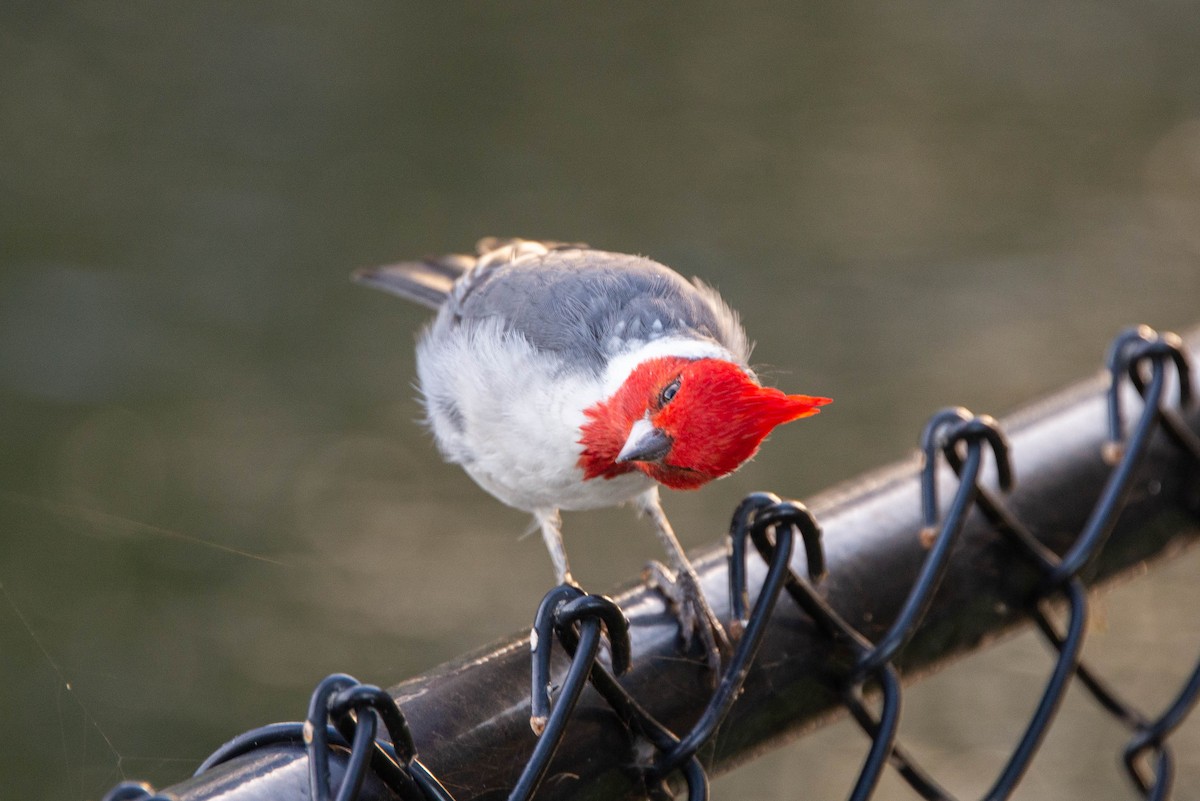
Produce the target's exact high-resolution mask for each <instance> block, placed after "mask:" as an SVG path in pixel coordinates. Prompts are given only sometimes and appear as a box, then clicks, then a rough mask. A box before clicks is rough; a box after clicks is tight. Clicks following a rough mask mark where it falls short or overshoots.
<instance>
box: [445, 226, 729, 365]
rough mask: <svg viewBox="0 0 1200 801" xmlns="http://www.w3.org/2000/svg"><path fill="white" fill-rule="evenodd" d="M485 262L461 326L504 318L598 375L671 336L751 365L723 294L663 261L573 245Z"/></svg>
mask: <svg viewBox="0 0 1200 801" xmlns="http://www.w3.org/2000/svg"><path fill="white" fill-rule="evenodd" d="M486 259H487V257H484V258H483V259H481V262H480V265H479V266H478V267H477V268H476V269H475V270H473V271H472V272H471V273H470V274H468V275H467V276H466V277H465V278H464V280H463V281H461V282H460V283H459V285H458V286H457V287H456V288H455V290H454V295H455V298H454V301H455V306H454V312H455V314H454V318H453V319H454V322H453V324H455V325H463V324H465V325H470V324H471V323H472V322H473V321H483V320H497V319H499V320H502V321H503V324H504V327H505V328H506V329H507V330H510V331H514V332H517V333H520V334H521V335H522V336H523V337H524V338H525V339H527V340H528V341H529V342H530V343H531V344H532V345H533V346H534V347H536V348H538V349H540V350H543V351H549V352H553V353H556V354H559V355H560V356H561V357H562V359H563V361H564V363H566V364H570V365H578V366H580V367H586V368H590V369H593V370H599V369H602V368H603V366H604V364H605V363H606V362H607V361H608V360H609V359H611V358H613V357H614V356H617V355H619V354H621V353H623V352H626V351H628V350H632V349H634V348H636V347H637V346H638V345H639V344H642V343H645V342H647V341H649V340H653V339H659V338H663V337H671V336H678V337H683V338H688V339H703V340H709V341H712V342H714V343H716V344H718V345H720V346H721V347H723V348H724V349H726V350H727V351H729V353H731V354H732V356H733V357H734V358H735V359H740V360H742V361H743V362H745V361H746V360H747V359H748V358H749V355H750V353H749V352H750V346H749V343H748V342H747V340H746V334H745V332H744V331H743V330H742V327H741V324H740V323H739V322H738V319H737V315H736V314H735V313H734V312H733V311H732V310H731V309H730V308H729V307H728V306H727V305H726V304H725V303H724V302H723V301H722V300H721V298H720V297H719V296H718V295H717V293H716V292H715V291H714V290H712V289H710V288H709V287H707V286H705V285H704V284H701V283H699V282H689V281H687V280H685V279H684V278H683V277H682V276H680V275H679V274H678V273H676V272H675V271H674V270H671V269H670V268H668V267H665V266H663V265H661V264H659V263H658V262H655V261H652V260H650V259H647V258H644V257H641V256H630V255H626V254H622V253H608V252H605V251H600V250H590V249H583V248H578V247H570V246H560V247H559V248H557V249H554V250H548V251H542V252H540V253H529V254H527V255H524V256H519V257H517V258H513V259H511V260H494V261H486Z"/></svg>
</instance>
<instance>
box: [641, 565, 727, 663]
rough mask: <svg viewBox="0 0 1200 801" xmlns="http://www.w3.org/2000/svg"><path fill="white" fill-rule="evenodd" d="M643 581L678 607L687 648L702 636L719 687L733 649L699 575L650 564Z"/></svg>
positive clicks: (706, 659)
mask: <svg viewBox="0 0 1200 801" xmlns="http://www.w3.org/2000/svg"><path fill="white" fill-rule="evenodd" d="M643 578H644V579H645V581H646V582H647V583H649V584H650V585H651V586H652V587H655V588H657V589H658V590H659V591H660V592H662V594H663V595H665V596H666V597H667V600H668V601H669V602H670V604H671V606H672V607H674V609H675V617H676V619H677V620H678V621H679V637H680V639H681V640H682V641H683V645H684V647H685V648H687V647H689V646H691V644H692V642H693V640H694V639H695V638H696V637H699V639H700V643H701V645H703V646H704V655H705V662H706V663H707V664H708V667H709V669H710V670H711V671H712V678H713V683H714V684H715V683H716V679H717V677H718V676H719V675H720V674H721V657H722V655H724V654H728V653H729V652H730V651H731V649H732V646H730V644H729V636H728V635H727V634H726V633H725V627H724V626H722V625H721V621H720V620H718V619H717V616H716V614H715V613H714V612H713V610H712V607H711V606H709V604H708V599H707V598H705V597H704V591H703V590H702V589H701V587H700V580H699V579H698V578H697V576H696V574H695V573H694V572H692V571H690V570H680V571H677V572H672V571H671V570H669V569H668V568H667V567H666V566H665V565H663V564H662V563H661V562H650V563H648V564H647V565H646V569H645V571H644V572H643Z"/></svg>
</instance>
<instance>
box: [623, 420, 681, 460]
mask: <svg viewBox="0 0 1200 801" xmlns="http://www.w3.org/2000/svg"><path fill="white" fill-rule="evenodd" d="M671 444H672V443H671V438H670V437H669V436H667V435H666V434H664V433H663V432H662V431H660V430H659V429H657V428H655V427H654V424H653V423H651V422H650V420H649V419H647V418H645V417H643V418H642V419H641V420H638V421H637V422H636V423H634V424H633V426H632V427H631V428H630V429H629V439H627V440H625V444H624V445H622V446H621V452H620V453H618V454H617V464H620V463H621V462H657V461H660V460H661V459H662V458H663V457H664V456H666V455H667V454H668V453H670V451H671Z"/></svg>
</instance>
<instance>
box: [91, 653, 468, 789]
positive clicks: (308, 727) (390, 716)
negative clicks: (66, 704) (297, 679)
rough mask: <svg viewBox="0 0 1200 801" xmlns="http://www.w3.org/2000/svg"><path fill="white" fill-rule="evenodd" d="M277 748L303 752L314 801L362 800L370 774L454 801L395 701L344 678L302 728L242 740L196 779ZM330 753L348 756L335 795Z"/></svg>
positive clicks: (319, 690)
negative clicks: (421, 754)
mask: <svg viewBox="0 0 1200 801" xmlns="http://www.w3.org/2000/svg"><path fill="white" fill-rule="evenodd" d="M380 721H382V723H383V726H384V729H385V730H386V731H387V733H388V738H386V739H380V738H377V737H376V733H377V731H378V728H379V722H380ZM274 745H300V746H303V747H304V749H305V751H306V752H307V755H308V785H309V797H310V798H311V799H313V801H328V799H330V797H331V795H334V796H335V797H336V798H337V799H338V801H350V800H351V799H355V798H357V797H358V795H359V792H360V791H361V789H362V783H363V781H364V780H365V778H366V772H367V769H368V768H370V769H371V770H372V771H373V772H374V774H375V775H376V776H377V777H378V778H379V779H380V781H382V782H383V783H384V784H385V785H386V786H387V787H388V788H389V789H390V790H391V791H392V792H394V793H395V794H396V795H397V796H398V797H400V798H401V799H403V801H453V798H452V796H451V795H450V793H449V792H447V791H446V789H445V788H444V787H443V786H442V785H441V783H440V782H439V781H438V780H437V779H436V778H435V777H434V776H433V774H432V773H430V772H429V770H428V769H427V768H426V767H425V766H424V765H423V764H421V761H420V760H419V759H417V751H416V747H415V746H414V744H413V739H412V733H411V731H410V730H409V728H408V723H407V722H406V721H405V720H404V715H403V713H401V712H400V708H399V707H398V706H397V705H396V702H395V700H394V699H393V698H392V697H391V696H390V695H388V693H387V692H385V691H384V690H382V689H380V688H379V687H375V686H373V685H367V684H361V683H359V681H358V680H357V679H355V678H354V677H352V676H348V675H346V674H344V673H335V674H333V675H331V676H327V677H326V678H324V679H322V680H321V682H320V683H319V684H317V687H316V689H315V690H313V694H312V697H311V698H310V699H309V704H308V715H307V717H306V718H305V720H304V722H303V723H272V724H270V725H267V726H262V727H260V728H257V729H253V730H251V731H248V732H246V733H244V734H241V735H238V736H237V737H235V738H233V739H232V740H230V741H229V742H227V743H225V744H224V745H222V746H221V747H220V748H218V749H217V750H216V751H214V752H213V754H212V755H211V756H209V757H208V759H206V760H204V762H202V763H201V764H200V767H199V768H197V769H196V772H195V774H193V775H195V776H199V775H201V774H203V773H204V772H206V771H208V770H211V769H212V768H214V767H216V766H217V765H220V764H221V763H223V762H228V761H229V760H231V759H233V758H235V757H238V756H241V755H243V754H247V753H250V752H252V751H257V750H259V749H261V748H266V747H268V746H274ZM331 748H337V749H339V750H342V751H344V752H345V751H348V752H349V759H348V760H347V762H346V767H345V770H344V772H343V776H342V782H341V784H340V785H339V786H338V789H337V792H336V794H334V791H333V777H332V771H331V769H330V763H329V752H330V750H331ZM106 801H107V800H106ZM113 801H116V799H114V800H113Z"/></svg>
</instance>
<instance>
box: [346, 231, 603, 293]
mask: <svg viewBox="0 0 1200 801" xmlns="http://www.w3.org/2000/svg"><path fill="white" fill-rule="evenodd" d="M576 247H587V245H584V244H582V243H572V242H536V241H533V240H524V239H500V238H497V237H486V238H484V239H481V240H479V242H478V244H477V245H476V246H475V249H476V251H477V253H478V256H467V255H465V254H462V253H451V254H449V255H447V256H433V257H429V258H426V259H422V260H421V261H402V262H400V263H398V264H388V265H386V266H383V267H364V268H362V269H359V270H355V271H354V273H353V275H352V279H353V280H354V282H355V283H359V284H364V285H365V286H370V287H374V288H376V289H382V290H383V291H384V292H390V293H391V294H393V295H399V296H400V297H402V298H404V299H405V300H411V301H413V302H414V303H420V304H421V305H422V306H428V307H429V308H431V309H437V308H440V307H441V305H442V304H443V303H444V302H445V301H446V298H447V297H449V296H450V293H451V292H452V291H454V286H455V284H456V283H458V280H459V279H460V278H462V277H463V275H465V274H466V273H468V272H470V271H471V270H472V269H473V268H474V267H475V266H476V265H477V264H479V265H480V268H481V270H482V269H483V268H484V267H485V265H487V264H491V263H499V262H502V261H505V260H508V259H511V258H514V257H515V256H517V255H520V254H523V253H527V252H540V253H545V252H547V251H550V250H558V249H566V248H576ZM477 280H478V276H477V275H475V274H473V275H472V277H471V278H470V279H468V280H467V281H465V282H464V284H470V283H476V282H477ZM466 289H467V288H466V287H465V286H463V287H460V288H459V291H460V292H463V291H466Z"/></svg>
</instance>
